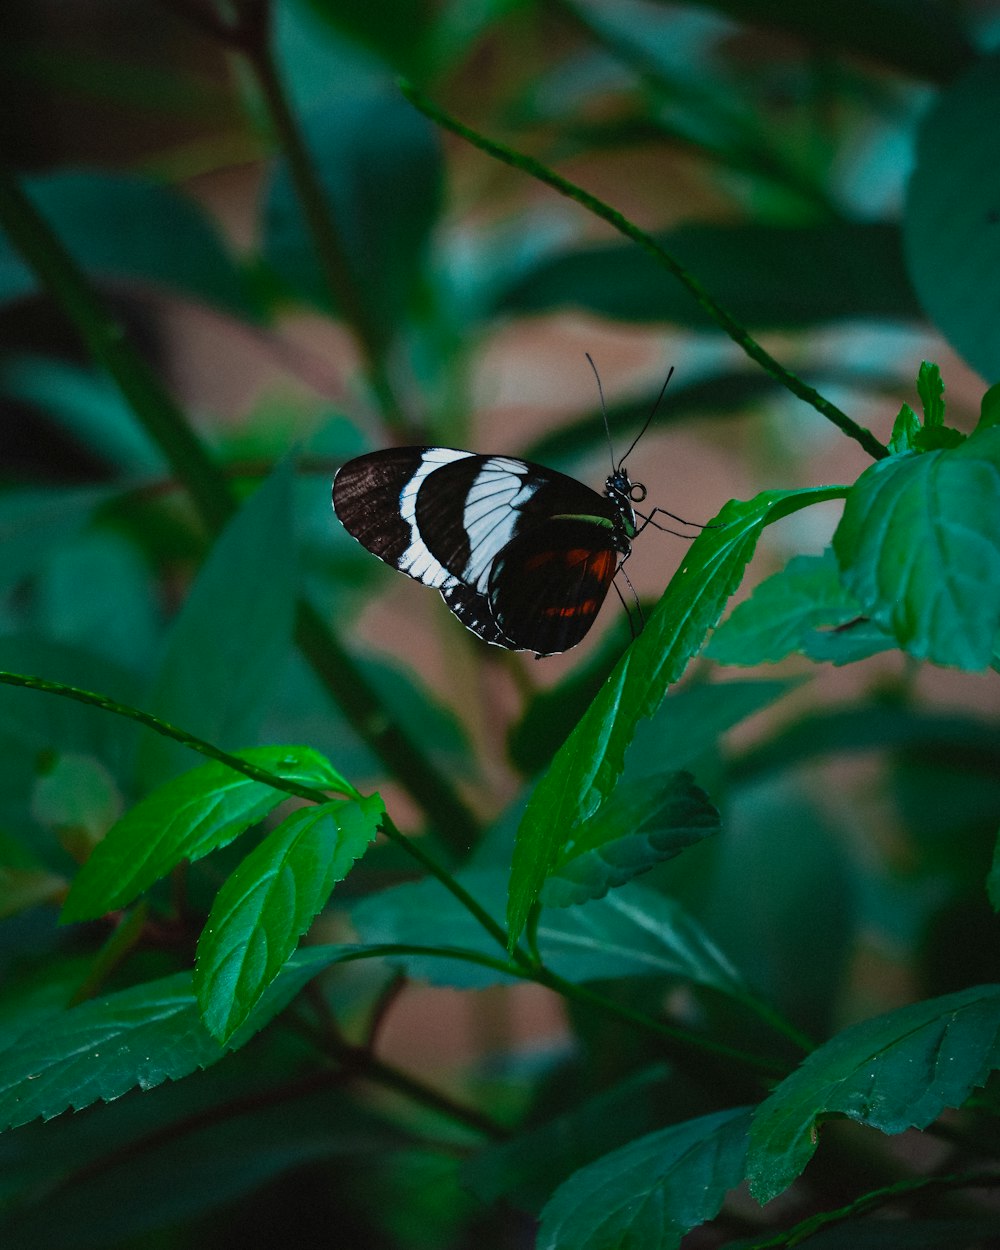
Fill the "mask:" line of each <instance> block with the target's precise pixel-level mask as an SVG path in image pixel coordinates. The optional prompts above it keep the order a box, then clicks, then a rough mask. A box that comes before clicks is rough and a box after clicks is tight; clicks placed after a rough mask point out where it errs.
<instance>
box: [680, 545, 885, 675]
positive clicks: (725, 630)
mask: <svg viewBox="0 0 1000 1250" xmlns="http://www.w3.org/2000/svg"><path fill="white" fill-rule="evenodd" d="M861 615H862V611H861V606H860V604H859V603H858V601H857V599H856V598H855V597H854V596H853V595H852V594H851V592H850V591H849V590H848V589H847V588H846V587H845V586H844V584H843V582H842V581H841V580H840V569H839V566H838V564H837V559H836V556H835V555H834V553H833V551H832V549H830V548H828V549H827V550H826V551H825V552H824V553H823V554H822V555H821V556H795V557H794V558H793V559H791V560H790V561H789V562H788V564H787V565H786V566H785V567H784V568H783V569H782V570H781V571H780V572H778V573H774V574H772V575H771V576H770V577H768V578H767V579H766V580H765V581H763V582H761V584H760V585H759V586H758V587H757V588H756V589H755V590H754V592H753V594H752V595H751V596H750V598H749V599H747V600H745V601H744V602H743V603H740V604H738V605H737V606H736V607H735V608H734V609H733V611H732V612H731V613H730V615H729V616H728V617H727V618H726V620H724V621H723V622H722V624H721V625H720V626H719V627H718V628H717V629H716V631H715V633H714V634H713V635H712V640H711V642H709V644H708V646H707V647H706V649H705V654H706V655H707V656H709V657H710V658H711V659H713V660H716V661H718V663H720V664H743V665H751V664H776V663H777V662H778V661H779V660H783V659H784V658H785V657H786V656H788V655H791V654H793V653H795V652H798V653H799V654H801V655H807V656H809V658H810V659H813V660H818V659H825V660H831V661H832V662H833V663H834V664H837V663H841V664H844V663H850V662H851V661H853V660H856V659H864V658H866V657H867V656H869V655H874V654H876V653H877V652H879V651H885V650H886V649H887V648H889V647H892V646H893V645H894V642H893V639H892V638H891V637H889V635H888V634H886V633H885V632H884V631H883V630H880V629H879V628H878V627H877V626H875V627H871V628H864V626H865V624H867V623H866V622H858V624H857V625H855V622H857V621H858V618H859V617H860V616H861Z"/></svg>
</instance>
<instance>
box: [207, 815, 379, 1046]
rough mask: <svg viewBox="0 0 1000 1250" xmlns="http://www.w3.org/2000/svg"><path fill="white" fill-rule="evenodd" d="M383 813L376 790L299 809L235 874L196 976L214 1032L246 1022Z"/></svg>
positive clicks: (219, 901)
mask: <svg viewBox="0 0 1000 1250" xmlns="http://www.w3.org/2000/svg"><path fill="white" fill-rule="evenodd" d="M384 815H385V806H384V804H383V803H382V800H381V799H380V798H379V797H378V795H373V796H371V797H369V798H358V799H356V800H345V801H342V802H334V803H324V804H321V805H319V806H315V807H305V808H299V810H298V811H295V812H293V813H292V814H291V815H290V816H288V817H286V819H285V820H284V821H282V823H281V824H280V825H279V826H278V827H277V829H274V830H272V831H271V833H269V834H268V835H267V837H266V838H265V839H264V840H263V842H261V844H260V845H259V846H257V847H256V848H255V849H254V850H253V851H251V852H250V854H249V855H248V856H247V857H246V859H244V860H243V862H242V863H241V864H240V866H239V867H238V868H237V869H236V871H235V872H234V873H233V874H232V876H231V877H229V879H228V880H227V881H226V883H225V884H224V885H223V887H222V889H221V890H220V891H219V893H218V896H217V897H216V900H215V903H214V904H213V906H212V911H211V913H210V915H209V917H208V920H207V921H206V923H205V931H204V933H203V934H202V937H201V940H200V941H199V943H198V961H197V965H196V967H195V976H194V983H195V989H196V991H197V993H198V1001H199V1003H200V1005H201V1010H202V1013H203V1017H204V1020H205V1024H206V1025H207V1026H208V1029H209V1031H210V1032H211V1033H212V1034H214V1035H215V1036H216V1037H218V1038H220V1039H221V1040H223V1041H225V1040H227V1039H228V1038H230V1037H231V1036H232V1034H233V1033H234V1032H235V1030H236V1029H238V1028H239V1027H240V1026H241V1025H242V1024H243V1022H244V1021H245V1020H246V1018H247V1016H248V1015H249V1014H250V1012H251V1011H252V1010H253V1008H254V1007H255V1005H256V1004H257V1002H258V1001H259V1000H260V997H261V995H262V994H263V993H264V991H265V990H266V989H267V987H268V986H269V985H270V984H271V982H272V981H273V980H274V978H275V977H276V976H277V975H278V973H279V972H280V971H281V968H282V966H283V965H284V963H285V961H286V960H287V959H288V957H289V956H290V955H291V954H292V952H293V951H294V950H295V947H296V945H297V943H298V940H299V938H300V937H301V936H302V934H303V933H305V932H306V930H307V929H308V928H309V926H310V925H311V924H312V921H313V919H314V918H315V916H317V915H318V914H319V912H320V911H321V910H322V909H323V907H324V906H325V904H326V901H327V899H328V898H329V896H330V891H331V890H332V889H333V887H334V885H335V884H336V883H337V882H338V881H343V879H344V878H345V877H346V876H347V874H348V873H349V872H350V870H351V868H352V867H353V865H354V861H355V860H356V859H359V858H360V857H361V856H362V855H363V854H364V853H365V851H366V850H367V848H368V846H369V844H370V843H372V842H374V840H375V835H376V834H377V832H378V825H379V821H380V819H381V818H382V816H384Z"/></svg>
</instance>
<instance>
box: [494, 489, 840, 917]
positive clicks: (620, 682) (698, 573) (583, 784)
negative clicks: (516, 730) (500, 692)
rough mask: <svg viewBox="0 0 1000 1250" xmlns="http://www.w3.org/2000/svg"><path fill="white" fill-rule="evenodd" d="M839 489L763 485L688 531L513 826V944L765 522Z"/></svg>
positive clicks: (738, 576) (718, 608) (729, 589)
mask: <svg viewBox="0 0 1000 1250" xmlns="http://www.w3.org/2000/svg"><path fill="white" fill-rule="evenodd" d="M843 493H844V490H843V487H823V488H817V489H814V490H804V491H770V492H765V493H764V494H762V495H758V496H757V497H756V498H755V499H753V500H750V501H749V502H747V503H741V502H739V501H732V502H730V503H728V504H726V506H725V507H724V508H723V509H722V511H721V512H720V513H719V515H718V517H717V518H716V522H715V524H714V525H713V526H712V527H711V528H707V529H705V530H703V531H702V532H701V534H699V535H698V537H697V538H696V539H695V541H694V542H693V543H692V545H691V549H690V551H689V553H688V557H687V559H686V560H685V561H684V563H683V565H682V566H681V568H680V569H679V570H678V571H677V573H675V574H674V576H673V578H672V579H671V581H670V585H669V586H668V587H667V589H666V592H665V593H664V595H663V597H662V598H661V600H660V602H659V604H658V606H657V608H656V610H655V612H654V613H653V615H652V616H651V618H650V620H649V622H648V623H647V625H646V628H645V629H644V630H643V632H642V633H641V634H640V635H639V637H638V638H637V639H636V640H635V642H633V644H632V646H631V647H630V648H629V649H628V651H626V653H625V655H624V656H623V657H622V659H621V660H620V661H619V663H618V664H617V666H616V667H615V669H614V671H613V672H612V674H611V676H610V677H609V678H608V680H607V682H605V684H604V686H603V687H602V688H601V691H600V693H599V694H598V695H597V698H596V699H595V700H594V701H593V703H591V705H590V707H589V709H588V710H587V712H586V714H585V715H584V716H583V718H582V719H581V720H580V721H579V723H578V724H577V726H576V728H575V729H574V730H573V732H572V733H571V734H570V736H569V737H568V738H567V740H566V742H565V743H564V744H563V746H562V747H561V749H560V750H559V753H558V754H557V755H556V757H555V759H554V761H553V762H552V765H551V766H550V768H549V770H548V772H547V773H546V774H545V776H544V777H542V779H541V781H539V783H538V785H537V786H536V788H535V791H534V793H533V794H532V796H531V799H530V801H529V803H528V807H527V810H526V811H525V814H524V818H523V819H522V821H521V826H520V829H519V830H518V836H517V843H516V845H515V848H514V860H513V865H512V869H511V881H510V892H509V897H508V910H507V916H508V927H509V932H510V939H511V941H512V942H513V941H515V940H516V939H517V937H518V935H519V934H520V932H521V930H522V929H523V927H524V923H525V920H526V919H527V916H528V912H529V910H530V908H531V906H532V904H533V903H534V901H535V899H536V898H537V897H538V894H539V891H540V890H541V888H542V884H543V882H544V880H545V878H546V876H547V875H548V873H549V871H550V869H551V867H552V864H553V863H554V862H555V860H556V859H557V858H558V856H559V854H560V853H561V851H562V849H563V847H564V845H565V843H566V841H567V840H568V839H569V838H570V837H571V836H572V833H573V830H574V828H575V826H577V825H578V824H579V823H580V822H581V821H583V820H586V818H587V817H588V816H590V815H592V814H593V812H595V811H596V810H597V808H598V807H599V806H600V804H601V803H602V802H603V801H604V800H605V799H607V798H608V796H609V795H610V794H611V792H612V790H613V789H614V787H615V784H616V782H617V780H618V778H619V776H620V775H621V771H622V768H623V766H624V761H625V751H626V748H627V747H628V745H629V743H630V742H631V740H632V737H633V735H634V733H635V728H636V725H637V724H638V722H639V721H640V720H641V719H642V718H643V717H648V716H651V715H652V714H653V713H654V712H655V711H656V709H657V708H658V707H659V706H660V703H661V702H662V700H663V697H664V695H665V694H666V692H667V687H668V686H669V684H670V683H671V682H673V681H676V680H677V678H678V677H680V675H681V673H682V672H683V671H684V668H685V666H686V665H687V661H688V660H689V659H690V657H691V656H692V655H693V654H694V653H695V652H696V651H697V650H698V649H699V647H700V646H701V645H702V642H703V641H704V638H705V635H706V634H707V632H708V631H709V630H710V629H711V628H712V626H714V625H715V623H716V621H717V620H718V619H719V615H720V613H721V612H722V609H723V607H724V606H725V603H726V601H727V599H728V598H729V596H730V595H731V594H732V593H733V591H734V590H735V589H736V587H737V586H738V585H739V583H740V581H741V580H742V577H743V570H744V568H745V567H746V564H747V562H748V561H749V559H750V557H751V556H752V555H753V551H754V548H755V547H756V545H757V539H758V538H759V537H760V534H761V531H762V530H763V528H764V526H765V525H768V524H770V523H771V522H772V521H776V520H778V519H779V518H780V517H783V516H787V515H789V514H790V513H792V512H795V511H797V510H798V509H799V508H804V507H807V506H808V505H809V504H811V503H818V502H820V501H822V500H826V499H834V498H838V497H840V496H841V495H842V494H843Z"/></svg>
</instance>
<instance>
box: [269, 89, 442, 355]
mask: <svg viewBox="0 0 1000 1250" xmlns="http://www.w3.org/2000/svg"><path fill="white" fill-rule="evenodd" d="M303 126H304V129H305V140H306V143H307V145H308V147H309V150H310V153H311V155H312V158H313V161H314V164H315V167H316V169H317V171H318V173H319V177H320V180H321V182H322V189H323V192H324V194H325V197H326V202H327V206H328V208H329V211H330V215H331V217H332V220H333V224H334V228H335V230H336V232H337V235H338V237H339V239H340V245H341V249H342V251H343V254H344V257H345V260H346V266H347V275H346V277H347V280H348V281H349V282H350V284H351V286H352V287H353V288H354V292H355V295H356V297H357V299H358V300H359V301H360V302H361V303H362V304H363V305H364V307H365V309H366V312H367V316H368V319H369V321H370V323H371V324H372V325H373V326H374V327H375V328H376V330H377V331H378V333H379V334H380V335H381V336H382V337H383V340H384V341H386V342H387V341H388V340H389V339H390V338H391V337H392V334H393V332H394V330H395V329H396V327H398V325H399V324H400V322H401V321H402V320H403V319H404V317H405V315H406V313H407V312H408V310H409V307H410V305H411V303H412V302H413V299H414V298H415V295H416V293H417V289H418V284H419V279H420V275H421V271H422V267H423V262H424V255H425V252H426V250H427V244H428V241H429V237H430V231H431V228H432V226H433V225H434V223H435V221H436V219H437V213H438V207H439V201H440V194H441V176H442V174H441V152H440V146H439V143H438V139H437V135H436V132H435V131H434V129H433V127H432V126H431V125H430V123H429V122H428V121H427V119H426V118H425V117H423V116H422V115H421V114H420V113H418V112H417V111H416V110H415V109H412V108H411V107H410V106H409V105H408V104H407V103H406V101H405V100H403V98H402V97H401V96H400V95H399V94H398V93H396V92H395V91H393V92H392V93H388V92H385V91H374V90H372V91H362V92H360V93H357V94H350V95H346V94H342V95H340V96H338V98H337V100H336V101H335V102H334V103H332V104H330V105H328V106H326V107H323V108H321V109H317V110H315V111H313V112H312V113H310V114H308V115H306V116H305V117H304V119H303ZM404 187H405V188H406V192H405V197H404V198H402V199H401V197H400V189H401V188H404ZM264 256H265V259H266V260H267V261H268V262H269V263H270V264H271V265H272V266H273V268H274V269H275V270H276V271H277V273H278V274H279V275H280V276H281V277H282V278H283V279H284V280H285V281H286V282H287V283H288V285H289V286H290V287H291V288H292V290H294V291H295V292H296V293H297V294H298V295H299V296H300V297H302V298H303V299H306V300H309V301H310V302H312V303H314V304H317V305H318V306H319V307H321V308H323V309H327V310H329V309H331V308H332V307H333V305H332V294H331V292H330V291H329V289H328V287H327V283H326V280H325V278H324V275H323V269H322V266H321V265H320V264H319V263H318V261H317V258H316V254H315V250H314V248H313V243H312V238H311V236H310V233H309V231H308V229H307V227H306V222H305V219H304V218H303V216H302V211H301V208H300V206H299V200H298V197H297V195H296V194H295V191H294V188H293V186H292V180H291V177H290V175H289V172H288V168H287V166H286V165H285V164H284V163H282V162H279V163H278V165H277V166H276V168H275V172H274V175H273V177H272V179H271V183H270V186H269V187H268V191H267V198H266V203H265V209H264ZM339 311H340V312H341V314H343V313H344V311H345V310H343V309H340V310H339Z"/></svg>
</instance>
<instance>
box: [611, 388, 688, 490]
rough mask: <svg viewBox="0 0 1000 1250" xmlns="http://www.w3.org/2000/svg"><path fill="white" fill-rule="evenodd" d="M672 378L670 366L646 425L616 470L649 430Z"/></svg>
mask: <svg viewBox="0 0 1000 1250" xmlns="http://www.w3.org/2000/svg"><path fill="white" fill-rule="evenodd" d="M673 376H674V366H673V365H671V366H670V369H669V370H668V371H667V376H666V377H665V378H664V379H663V385H662V386H661V387H660V393H659V395H657V397H656V403H655V404H654V405H653V406H652V408H651V409H650V410H649V416H648V417H647V418H646V424H645V425H644V426H643V427H642V429H641V430H640V431H639V433H638V434H637V435H636V436H635V438H634V439H633V440H632V446H631V447H629V449H628V451H627V452H626V453H625V455H624V456H622V458H621V460H619V461H618V468H619V469H620V468H621V467H622V465H623V464H624V463H625V461H626V460H627V459H628V458H629V456H631V454H632V452H633V451H634V450H635V447H636V444H637V443H638V441H639V439H640V438H642V436H643V434H645V433H646V431H647V430H648V429H649V425H650V422H651V421H652V420H653V418H654V417H655V416H656V410H657V408H659V406H660V401H661V400H662V399H663V392H664V391H665V390H666V389H667V383H668V382H669V381H670V379H671V378H672V377H673ZM606 420H607V418H605V421H606ZM609 437H610V435H609Z"/></svg>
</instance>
